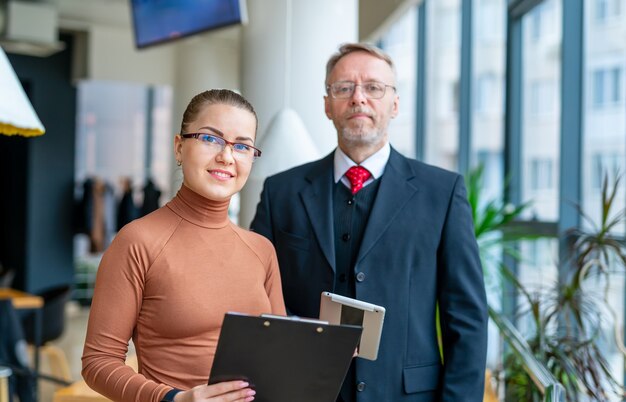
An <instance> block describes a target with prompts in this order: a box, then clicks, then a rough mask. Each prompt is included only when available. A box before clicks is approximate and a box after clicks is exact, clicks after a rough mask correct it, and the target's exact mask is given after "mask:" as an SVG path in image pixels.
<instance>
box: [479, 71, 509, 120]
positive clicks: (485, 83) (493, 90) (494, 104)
mask: <svg viewBox="0 0 626 402" xmlns="http://www.w3.org/2000/svg"><path fill="white" fill-rule="evenodd" d="M501 85H502V83H501V82H498V77H496V75H495V74H494V73H484V74H482V75H480V76H479V77H478V78H477V79H476V88H475V89H474V94H475V97H476V99H475V103H474V106H475V110H476V111H477V112H479V113H493V112H500V110H501V106H500V103H499V102H500V101H501V100H502V99H501V98H500V96H499V89H500V86H501Z"/></svg>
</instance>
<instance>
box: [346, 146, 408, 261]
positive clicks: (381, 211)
mask: <svg viewBox="0 0 626 402" xmlns="http://www.w3.org/2000/svg"><path fill="white" fill-rule="evenodd" d="M413 177H414V173H413V169H411V166H410V165H409V164H408V162H407V161H406V158H405V157H404V156H402V155H400V154H399V153H398V152H397V151H396V150H394V149H393V148H392V149H391V155H390V156H389V162H388V163H387V166H386V168H385V173H384V174H383V176H382V177H381V179H380V187H379V188H378V194H377V195H376V200H375V201H374V207H373V208H372V211H371V213H370V216H369V219H368V221H367V227H366V228H365V233H364V234H363V241H362V242H361V247H360V248H359V255H358V257H357V264H358V263H359V262H360V261H361V260H362V259H363V258H364V257H365V256H366V255H367V253H368V252H369V251H370V250H371V249H372V247H373V246H374V245H375V244H376V242H377V241H378V239H379V238H380V236H381V235H382V234H383V233H384V232H385V230H387V228H388V227H389V225H391V224H392V222H393V220H394V219H395V218H396V217H397V215H398V214H400V213H401V212H402V210H403V209H404V208H405V206H406V203H407V202H408V201H409V199H410V198H411V197H413V195H414V194H415V192H417V187H416V186H415V184H414V183H412V182H411V181H410V180H411V179H412V178H413Z"/></svg>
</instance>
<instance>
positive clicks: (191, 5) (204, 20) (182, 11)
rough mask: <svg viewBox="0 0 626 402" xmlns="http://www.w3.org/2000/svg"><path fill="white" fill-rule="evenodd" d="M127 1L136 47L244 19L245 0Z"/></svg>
mask: <svg viewBox="0 0 626 402" xmlns="http://www.w3.org/2000/svg"><path fill="white" fill-rule="evenodd" d="M130 3H131V10H132V16H133V26H134V29H135V45H136V46H137V48H144V47H147V46H151V45H155V44H157V43H163V42H169V41H172V40H175V39H180V38H184V37H187V36H190V35H194V34H197V33H200V32H204V31H208V30H212V29H217V28H221V27H226V26H229V25H235V24H242V23H246V21H247V11H246V3H245V0H130Z"/></svg>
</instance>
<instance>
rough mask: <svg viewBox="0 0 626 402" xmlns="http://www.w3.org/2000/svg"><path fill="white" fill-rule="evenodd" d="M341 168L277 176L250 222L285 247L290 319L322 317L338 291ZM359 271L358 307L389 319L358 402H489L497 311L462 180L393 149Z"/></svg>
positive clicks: (363, 372)
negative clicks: (378, 308)
mask: <svg viewBox="0 0 626 402" xmlns="http://www.w3.org/2000/svg"><path fill="white" fill-rule="evenodd" d="M333 169H334V167H333V154H332V153H331V154H330V155H328V156H327V157H325V158H323V159H321V160H318V161H315V162H311V163H308V164H305V165H302V166H298V167H296V168H293V169H291V170H288V171H286V172H282V173H279V174H277V175H274V176H271V177H269V178H268V179H267V180H266V181H265V184H264V188H263V192H262V194H261V201H260V203H259V205H258V206H257V212H256V216H255V218H254V220H253V222H252V225H251V228H252V230H254V231H255V232H258V233H260V234H262V235H264V236H266V237H267V238H268V239H270V240H271V241H272V243H273V244H274V246H275V247H276V252H277V254H278V262H279V265H280V271H281V275H282V285H283V292H284V297H285V304H286V306H287V309H288V311H289V312H290V313H291V314H296V315H299V316H304V317H318V314H319V305H320V294H321V292H322V291H332V290H333V282H334V278H335V275H334V269H335V268H334V265H335V252H334V234H333V196H332V194H333V185H334V183H333ZM354 269H355V272H354V274H355V275H356V274H357V273H363V274H364V275H365V276H364V278H363V281H362V282H356V296H357V298H358V299H360V300H364V301H367V302H370V303H374V304H379V305H382V306H384V307H385V308H386V310H387V311H386V316H385V323H384V327H383V334H382V339H381V345H380V349H379V354H378V359H377V360H376V361H369V360H365V359H358V358H357V359H356V360H357V361H356V381H357V382H363V383H364V389H363V390H362V391H360V392H357V400H358V402H404V401H406V402H409V401H411V402H413V401H415V402H417V401H435V400H437V401H439V400H441V401H454V402H461V401H468V402H469V401H472V402H478V401H482V398H483V391H484V374H485V359H486V348H487V303H486V297H485V288H484V284H483V273H482V268H481V264H480V260H479V255H478V248H477V245H476V240H475V237H474V229H473V224H472V218H471V212H470V207H469V204H468V202H467V199H466V191H465V186H464V184H463V179H462V177H461V176H460V175H458V174H455V173H451V172H448V171H445V170H443V169H439V168H436V167H432V166H428V165H426V164H423V163H421V162H418V161H416V160H412V159H408V158H405V157H404V156H402V155H400V154H399V153H398V152H396V151H395V150H394V149H393V148H392V150H391V155H390V158H389V162H388V163H387V166H386V168H385V172H384V174H383V176H382V177H381V182H380V187H379V190H378V194H377V196H376V200H375V202H374V206H373V208H372V210H371V214H370V217H369V220H368V223H367V227H366V229H365V234H364V236H363V241H362V243H361V247H360V249H359V253H358V257H357V262H356V265H355V267H354ZM361 277H362V276H361ZM437 303H438V304H439V310H440V319H441V327H442V338H443V362H442V359H441V357H440V353H439V348H438V343H437V331H436V323H435V322H436V312H435V311H436V305H437Z"/></svg>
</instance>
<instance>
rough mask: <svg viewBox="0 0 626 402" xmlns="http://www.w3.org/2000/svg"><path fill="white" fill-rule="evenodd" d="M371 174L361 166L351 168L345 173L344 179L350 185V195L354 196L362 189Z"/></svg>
mask: <svg viewBox="0 0 626 402" xmlns="http://www.w3.org/2000/svg"><path fill="white" fill-rule="evenodd" d="M371 175H372V174H371V173H370V172H369V171H368V170H367V169H365V168H364V167H363V166H352V167H351V168H350V169H348V171H347V172H346V177H347V178H348V180H350V184H351V185H352V194H356V193H357V192H358V191H359V190H360V189H362V188H363V183H365V181H366V180H367V179H369V178H370V176H371Z"/></svg>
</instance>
